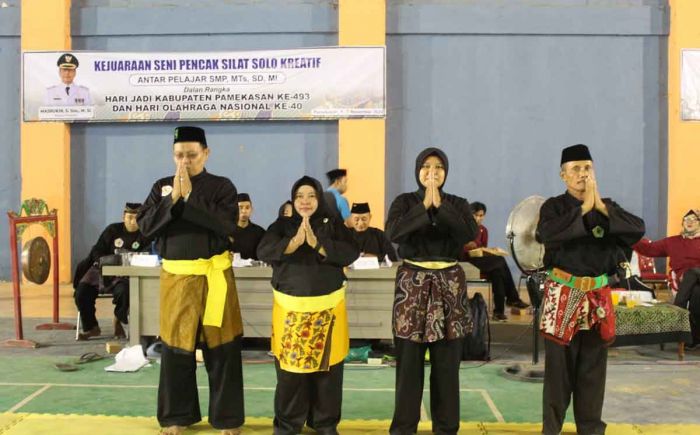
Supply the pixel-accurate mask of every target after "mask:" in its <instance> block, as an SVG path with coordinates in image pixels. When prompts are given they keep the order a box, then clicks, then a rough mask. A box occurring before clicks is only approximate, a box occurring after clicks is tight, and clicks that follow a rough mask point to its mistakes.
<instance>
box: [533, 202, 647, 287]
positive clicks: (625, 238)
mask: <svg viewBox="0 0 700 435" xmlns="http://www.w3.org/2000/svg"><path fill="white" fill-rule="evenodd" d="M603 202H604V203H605V206H606V208H607V209H608V217H606V216H605V215H603V214H602V213H600V212H599V211H597V210H592V211H590V212H588V213H586V215H584V216H581V205H582V204H583V201H580V200H578V199H576V198H574V197H573V196H572V195H571V194H570V193H568V192H566V193H564V194H562V195H559V196H557V197H554V198H549V199H548V200H547V201H545V203H544V204H542V207H541V209H540V220H539V222H538V224H537V240H538V241H539V242H540V243H544V245H545V253H544V265H545V267H546V268H551V267H557V268H560V269H563V270H565V271H567V272H569V273H571V274H573V275H576V276H598V275H602V274H613V273H615V271H616V268H617V266H618V264H619V262H620V261H623V260H624V258H625V256H624V251H623V249H624V248H627V247H629V246H631V245H632V244H634V243H636V242H637V241H638V240H639V239H641V238H642V236H643V235H644V221H643V220H642V219H640V218H638V217H637V216H635V215H633V214H631V213H629V212H627V211H625V210H624V209H623V208H622V207H620V206H619V205H617V204H616V203H615V202H614V201H612V200H610V199H609V198H605V199H603ZM596 227H599V228H601V229H602V231H603V233H602V237H596V236H594V235H593V232H594V228H596ZM596 232H598V231H596ZM598 234H599V235H600V233H598Z"/></svg>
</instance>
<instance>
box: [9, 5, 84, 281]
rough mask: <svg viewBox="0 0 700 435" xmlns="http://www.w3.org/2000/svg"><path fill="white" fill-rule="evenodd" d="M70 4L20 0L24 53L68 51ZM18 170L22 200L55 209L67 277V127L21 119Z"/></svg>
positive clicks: (67, 276)
mask: <svg viewBox="0 0 700 435" xmlns="http://www.w3.org/2000/svg"><path fill="white" fill-rule="evenodd" d="M70 8H71V0H51V1H46V0H23V1H22V8H21V14H22V30H21V48H22V51H25V50H57V51H63V50H70V48H71V38H70ZM56 59H58V56H56ZM56 80H58V67H57V68H56ZM20 173H21V176H22V192H21V199H22V200H23V201H24V200H25V199H28V198H32V197H36V198H41V199H44V200H45V201H46V202H47V203H48V205H49V208H56V209H58V228H59V243H60V245H59V253H60V260H59V261H60V264H59V265H58V267H59V269H58V270H59V279H60V280H61V282H68V281H70V277H71V270H70V261H71V236H70V234H71V233H70V127H69V125H68V124H65V123H58V122H57V123H53V122H52V123H48V122H21V126H20ZM18 207H19V204H18ZM29 234H31V233H29ZM54 266H55V265H54Z"/></svg>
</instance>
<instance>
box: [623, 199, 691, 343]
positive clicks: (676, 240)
mask: <svg viewBox="0 0 700 435" xmlns="http://www.w3.org/2000/svg"><path fill="white" fill-rule="evenodd" d="M632 248H634V250H635V251H637V252H639V253H640V254H642V255H646V256H647V257H668V258H669V260H670V261H669V263H670V269H671V270H672V271H673V272H675V274H676V277H677V279H678V282H680V285H679V287H678V293H677V294H676V298H675V300H674V302H673V303H674V304H675V305H678V306H679V307H682V308H688V309H689V310H690V324H691V329H692V334H693V343H692V344H691V345H690V346H688V347H695V346H697V345H698V344H700V210H698V209H695V210H690V211H688V213H686V214H685V216H683V231H682V232H681V234H679V235H677V236H671V237H666V238H663V239H661V240H657V241H655V242H651V241H649V240H642V241H640V242H637V243H636V244H635V245H633V246H632ZM689 304H690V305H689Z"/></svg>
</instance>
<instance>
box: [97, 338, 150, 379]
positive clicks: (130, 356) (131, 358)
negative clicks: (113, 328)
mask: <svg viewBox="0 0 700 435" xmlns="http://www.w3.org/2000/svg"><path fill="white" fill-rule="evenodd" d="M114 361H115V363H114V364H112V365H111V366H107V367H105V371H107V372H135V371H137V370H139V369H140V368H141V367H143V366H145V365H146V364H148V360H147V359H146V358H145V357H144V356H143V348H142V347H141V345H140V344H137V345H136V346H131V347H125V348H124V349H122V350H120V351H119V353H118V354H117V356H116V357H114Z"/></svg>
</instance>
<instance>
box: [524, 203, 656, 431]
mask: <svg viewBox="0 0 700 435" xmlns="http://www.w3.org/2000/svg"><path fill="white" fill-rule="evenodd" d="M603 202H604V203H605V206H606V208H607V211H608V217H606V216H605V215H603V214H602V213H600V212H599V211H597V210H592V211H590V212H588V213H586V214H585V215H583V216H582V215H581V205H582V204H583V201H580V200H578V199H576V198H575V197H573V196H572V195H571V194H569V193H568V192H566V193H564V194H562V195H559V196H557V197H553V198H549V199H548V200H547V201H545V203H544V204H542V207H541V209H540V219H539V222H538V225H537V236H536V237H537V240H538V241H539V242H541V243H544V245H545V255H544V265H545V267H546V268H552V267H557V268H560V269H563V270H565V271H566V272H568V273H571V274H573V275H576V276H599V275H602V274H608V275H611V274H613V273H615V272H616V269H617V267H618V263H619V262H620V261H623V260H624V251H623V250H624V249H625V248H628V247H629V246H631V245H632V244H633V243H635V242H637V241H638V240H639V239H641V237H642V236H643V235H644V221H643V220H642V219H640V218H638V217H637V216H634V215H633V214H631V213H629V212H627V211H625V210H624V209H623V208H622V207H620V206H619V205H617V204H616V203H615V202H613V201H612V200H610V199H607V198H606V199H603ZM607 358H608V353H607V348H606V347H605V343H604V342H603V340H602V339H601V337H600V334H599V333H598V332H597V331H590V330H583V331H578V332H577V333H576V335H574V337H573V339H572V340H571V342H570V343H569V345H568V346H564V345H561V344H558V343H555V342H553V341H551V340H545V376H544V388H543V395H542V414H543V415H542V421H543V427H542V432H543V433H544V434H547V435H550V434H558V433H560V432H561V428H562V425H563V423H564V417H565V416H566V409H567V408H568V407H569V402H570V401H571V396H572V394H573V398H574V416H575V419H576V429H577V431H578V433H604V432H605V427H606V425H605V423H604V422H603V421H602V418H601V417H602V411H603V401H604V397H605V378H606V366H607Z"/></svg>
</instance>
